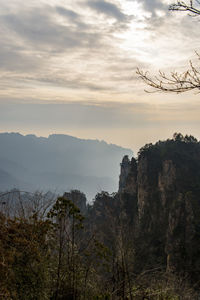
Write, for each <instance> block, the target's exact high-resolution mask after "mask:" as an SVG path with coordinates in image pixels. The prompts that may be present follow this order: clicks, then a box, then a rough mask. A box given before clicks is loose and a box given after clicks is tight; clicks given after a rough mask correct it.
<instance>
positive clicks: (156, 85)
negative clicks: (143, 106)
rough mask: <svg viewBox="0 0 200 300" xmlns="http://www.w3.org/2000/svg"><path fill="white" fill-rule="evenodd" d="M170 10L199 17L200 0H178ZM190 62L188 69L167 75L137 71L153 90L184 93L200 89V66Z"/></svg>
mask: <svg viewBox="0 0 200 300" xmlns="http://www.w3.org/2000/svg"><path fill="white" fill-rule="evenodd" d="M169 10H171V11H181V12H189V15H190V16H194V17H197V16H200V1H199V0H195V1H193V0H190V1H188V2H184V1H177V3H175V4H172V5H170V6H169ZM196 55H197V58H198V60H200V55H199V53H197V52H196ZM189 64H190V66H189V68H188V70H187V71H185V72H182V73H178V72H171V73H170V74H169V75H167V74H166V73H164V72H162V71H159V74H158V75H157V76H153V77H152V76H151V75H150V74H149V72H144V71H142V70H140V69H137V72H136V73H137V75H139V77H140V78H141V79H142V80H143V81H144V82H145V83H146V84H147V85H148V86H150V87H152V88H153V91H152V92H156V91H162V92H174V93H183V92H187V91H190V90H200V68H198V66H194V64H193V63H192V61H190V62H189ZM146 92H150V91H146Z"/></svg>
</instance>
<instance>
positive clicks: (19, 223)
mask: <svg viewBox="0 0 200 300" xmlns="http://www.w3.org/2000/svg"><path fill="white" fill-rule="evenodd" d="M130 164H131V168H130V173H129V175H128V177H127V178H126V183H127V187H126V186H125V187H124V188H123V189H122V190H121V191H120V192H118V193H116V194H112V195H110V194H108V193H107V192H101V193H99V194H97V196H96V198H95V200H94V203H93V204H92V205H87V206H86V204H84V203H82V209H81V211H80V209H79V207H78V206H77V203H78V198H79V197H81V199H83V200H82V201H85V200H84V199H85V198H84V197H83V194H82V193H80V192H79V191H72V192H71V193H66V194H64V195H63V197H58V198H55V197H52V194H48V195H42V194H39V193H36V194H34V195H31V196H30V195H28V194H24V193H20V192H19V191H13V192H9V193H7V194H6V193H5V194H4V195H2V196H1V197H0V206H1V212H0V299H7V300H11V299H16V300H18V299H19V300H23V299H24V300H29V299H30V300H31V299H34V300H37V299H38V300H45V299H49V300H50V299H51V300H59V299H63V300H64V299H66V300H70V299H72V300H82V299H83V300H90V299H91V300H92V299H93V300H95V299H96V300H97V299H98V300H106V299H107V300H109V299H110V300H111V299H112V300H119V299H124V300H127V299H130V300H133V299H136V300H137V299H138V300H140V299H141V300H142V299H163V300H164V299H166V300H167V299H168V300H170V299H171V300H172V299H174V300H175V299H198V298H197V295H198V293H199V286H198V282H199V280H200V277H199V272H200V250H199V249H200V235H199V229H200V222H199V220H200V202H199V199H200V144H199V142H198V141H197V140H196V139H195V138H194V137H192V136H185V137H183V136H182V135H181V134H175V135H174V137H173V139H170V140H167V141H159V142H158V143H156V144H155V145H152V144H150V145H146V146H145V147H143V148H142V149H141V150H140V152H139V154H138V159H137V162H136V161H135V160H134V159H132V161H131V162H130ZM137 173H138V175H137ZM131 176H132V177H133V176H136V177H137V179H136V180H135V181H131ZM133 182H137V186H135V187H134V189H133V187H131V189H130V186H131V185H132V184H133ZM134 184H135V183H134ZM142 193H144V195H142ZM11 195H12V202H9V201H11V200H10V198H9V197H10V196H11ZM141 195H142V196H141ZM145 195H146V196H145ZM141 197H143V198H142V199H144V200H143V202H141ZM145 197H146V198H145ZM74 199H75V200H76V201H75V200H74ZM163 199H164V200H163ZM163 201H165V202H164V206H163ZM9 203H11V204H12V205H9ZM84 205H85V206H84ZM141 205H143V207H142V208H141Z"/></svg>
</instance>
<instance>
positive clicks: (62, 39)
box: [1, 8, 101, 52]
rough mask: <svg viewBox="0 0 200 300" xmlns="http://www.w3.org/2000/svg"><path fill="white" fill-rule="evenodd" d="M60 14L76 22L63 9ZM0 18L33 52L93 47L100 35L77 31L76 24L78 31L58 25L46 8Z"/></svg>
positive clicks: (82, 30)
mask: <svg viewBox="0 0 200 300" xmlns="http://www.w3.org/2000/svg"><path fill="white" fill-rule="evenodd" d="M57 10H58V8H57ZM60 11H61V9H60V8H59V12H60ZM63 12H64V13H65V15H66V12H67V13H68V16H69V14H70V18H71V19H73V20H76V18H74V17H72V12H70V11H66V10H63ZM1 19H3V21H4V24H6V25H7V27H8V28H9V29H10V30H11V31H12V32H15V34H17V35H18V38H21V39H23V40H24V41H26V42H27V43H28V45H27V46H31V47H33V48H34V49H40V50H46V51H52V52H65V51H69V50H70V49H73V48H81V47H95V46H97V44H98V43H99V41H100V39H101V35H100V34H98V33H95V32H89V31H86V30H84V29H82V28H80V24H79V23H78V25H79V26H78V28H76V27H75V28H74V27H72V26H70V25H65V24H60V23H59V22H58V21H57V20H56V17H55V15H54V14H53V12H52V10H50V9H48V8H47V9H45V8H43V10H40V11H39V12H38V10H37V9H33V10H30V11H24V12H23V13H22V12H21V14H8V15H4V16H2V17H1Z"/></svg>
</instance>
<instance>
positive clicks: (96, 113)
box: [0, 0, 200, 146]
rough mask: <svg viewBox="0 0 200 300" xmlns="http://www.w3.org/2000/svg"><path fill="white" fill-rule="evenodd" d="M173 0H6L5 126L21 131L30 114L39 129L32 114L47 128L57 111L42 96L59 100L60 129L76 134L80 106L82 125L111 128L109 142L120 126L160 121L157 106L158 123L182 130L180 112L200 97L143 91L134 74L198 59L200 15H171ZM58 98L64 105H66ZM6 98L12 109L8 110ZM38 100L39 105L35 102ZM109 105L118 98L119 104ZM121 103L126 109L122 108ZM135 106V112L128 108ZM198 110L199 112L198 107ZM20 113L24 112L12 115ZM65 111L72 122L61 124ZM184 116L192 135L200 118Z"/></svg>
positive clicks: (0, 33)
mask: <svg viewBox="0 0 200 300" xmlns="http://www.w3.org/2000/svg"><path fill="white" fill-rule="evenodd" d="M172 2H173V1H172ZM172 2H171V1H170V0H151V1H149V0H140V1H139V0H79V1H78V0H77V1H76V0H67V1H62V0H50V1H49V0H48V1H47V0H29V1H27V2H26V3H24V1H22V0H11V1H8V2H5V1H3V0H0V5H1V10H0V42H1V47H0V77H1V80H0V109H1V122H3V123H2V124H1V125H2V131H3V130H5V129H6V126H7V128H9V130H13V131H15V125H16V124H19V122H21V123H20V128H19V129H20V130H22V129H21V128H22V125H23V124H24V125H25V126H26V120H27V118H28V117H27V116H29V118H28V119H29V120H32V123H31V125H30V126H29V131H32V133H34V130H36V129H37V128H36V127H35V126H36V123H37V121H35V123H34V118H33V117H31V113H32V112H34V114H35V115H38V116H41V120H42V118H43V120H44V124H46V125H44V126H42V123H41V122H40V125H41V127H43V128H45V130H46V131H45V132H49V131H48V130H47V127H48V124H49V123H48V117H47V116H48V114H50V115H52V113H51V112H50V111H51V109H52V108H51V109H50V106H45V108H44V101H48V102H49V101H53V103H54V104H53V106H52V107H53V110H54V111H55V113H56V114H57V117H56V118H55V130H58V131H59V130H60V131H65V127H67V128H71V130H72V129H73V128H75V127H76V131H74V134H77V135H78V125H79V122H77V124H78V125H77V126H74V125H73V124H74V119H72V118H70V116H71V115H74V114H71V110H72V109H73V111H77V120H82V123H81V130H83V129H84V127H85V129H86V131H87V132H88V128H89V127H93V128H97V127H98V130H100V128H102V132H105V131H106V130H107V133H106V134H105V138H107V139H109V134H108V130H109V128H116V124H120V126H121V130H122V129H123V130H125V129H130V128H132V129H133V128H137V130H139V128H144V127H145V126H148V128H150V127H151V126H150V124H152V126H154V125H155V120H157V119H158V118H157V117H156V116H155V115H154V114H153V115H152V112H153V110H154V109H152V107H154V105H155V106H156V107H157V111H158V112H159V114H160V115H159V122H160V124H161V123H162V124H163V126H167V122H171V124H172V123H173V124H175V123H176V128H177V127H178V124H180V129H181V128H182V127H181V126H182V125H183V120H182V121H181V120H180V116H179V117H178V118H177V112H178V111H180V110H182V111H186V110H187V109H186V107H187V103H188V101H190V103H191V105H193V106H192V107H194V106H195V105H196V98H195V97H197V96H195V95H193V94H192V93H189V94H186V95H184V96H181V97H180V96H176V95H173V97H172V95H161V94H159V95H157V94H156V95H155V94H153V95H151V94H150V95H149V94H145V93H144V92H143V90H144V85H143V83H142V82H140V81H139V80H138V78H137V76H136V74H135V71H136V68H137V67H140V68H142V69H145V70H149V71H150V72H152V73H154V74H155V73H156V71H157V70H158V69H161V70H165V71H170V70H174V69H176V70H177V71H178V70H180V71H182V70H184V69H185V68H187V66H188V60H189V59H194V60H195V53H194V51H198V50H199V36H198V34H196V28H197V27H198V26H199V20H198V19H194V18H191V17H189V16H187V14H184V13H183V14H182V13H171V12H169V11H168V5H169V4H170V3H172ZM175 67H176V68H175ZM56 101H58V102H56ZM74 101H75V103H74V104H72V103H73V102H74ZM21 102H23V103H24V102H26V103H27V105H28V104H30V106H26V109H25V108H24V107H25V106H24V107H22V106H20V105H19V103H21ZM60 102H62V103H65V105H64V106H62V109H60V108H61V106H60V104H59V103H60ZM6 103H9V104H8V107H9V110H10V111H11V110H12V114H8V107H7V106H4V104H6ZM16 103H18V104H16ZM34 103H38V104H37V106H34V105H35V104H34ZM39 103H40V104H41V106H39ZM56 103H58V104H57V105H58V106H57V107H56ZM97 103H98V105H97ZM105 103H113V106H109V105H105ZM117 103H123V105H125V106H122V105H121V104H120V105H119V106H117ZM130 103H131V105H132V106H131V109H130V108H129V109H127V107H128V106H127V105H130ZM138 103H140V106H138ZM166 103H169V104H170V105H171V104H172V103H173V104H174V105H176V110H172V111H171V112H169V110H168V109H166V107H165V106H163V104H164V105H166ZM180 103H181V104H180ZM6 105H7V104H6ZM31 105H33V106H31ZM152 105H153V106H152ZM18 107H20V109H18ZM125 107H126V109H125ZM138 107H139V108H138ZM164 107H165V109H164ZM47 108H48V109H47ZM150 108H151V109H150ZM27 109H30V113H29V112H28V111H27ZM37 109H38V113H37V112H36V111H37ZM45 109H46V113H44V110H45ZM41 111H43V113H44V115H43V114H42V113H41ZM125 111H126V112H125ZM175 111H176V112H175ZM189 111H190V110H189ZM196 111H197V112H198V113H200V108H199V106H198V105H197V106H196ZM150 112H151V113H150ZM15 113H16V114H17V116H18V117H14V114H15ZM195 113H196V112H195ZM170 114H171V117H170V121H169V115H170ZM59 115H61V116H63V115H66V116H67V118H68V121H66V122H67V123H66V122H63V121H61V120H62V118H61V119H60V121H59V117H58V116H59ZM191 115H194V112H191ZM199 115H200V114H199ZM3 116H4V117H3ZM19 116H20V118H19ZM195 116H196V115H195ZM50 119H51V118H50ZM102 119H104V121H103V122H102V123H101V121H102ZM186 119H188V123H187V122H186V124H188V131H189V130H190V131H191V133H192V130H193V129H194V131H195V130H196V128H197V126H198V125H197V123H198V122H197V121H198V118H197V117H195V121H194V122H193V123H191V120H190V119H191V118H190V117H188V118H186ZM20 120H21V121H20ZM56 120H57V121H56ZM83 120H85V121H84V122H83ZM132 120H134V121H132ZM15 122H16V123H15ZM59 122H60V123H59ZM157 122H158V121H156V124H158V123H157ZM195 122H197V123H195ZM97 123H98V126H97ZM194 123H195V125H194ZM6 124H7V125H6ZM11 124H12V126H11ZM34 124H35V125H34ZM56 124H57V125H56ZM70 124H72V125H71V126H70ZM129 124H130V125H129ZM61 125H62V126H61ZM56 126H57V127H56ZM134 126H135V127H134ZM170 126H171V125H170ZM186 127H187V126H186ZM12 128H13V129H12ZM16 128H17V125H16ZM56 128H57V129H56ZM141 130H142V129H141ZM37 132H39V130H38V129H37ZM67 133H68V132H67V129H66V134H67ZM72 133H73V132H72ZM189 133H190V132H189ZM81 134H82V135H84V133H83V132H82V133H81ZM88 134H89V133H88ZM98 134H99V133H97V136H96V137H97V138H98ZM86 135H87V134H86ZM101 135H102V136H103V133H102V134H101ZM111 135H112V133H111V132H110V136H111ZM151 135H153V131H152V133H151ZM87 137H88V136H87ZM108 141H109V140H108ZM123 143H124V141H123ZM118 144H120V139H119V142H118ZM127 144H128V141H127ZM125 146H126V145H125Z"/></svg>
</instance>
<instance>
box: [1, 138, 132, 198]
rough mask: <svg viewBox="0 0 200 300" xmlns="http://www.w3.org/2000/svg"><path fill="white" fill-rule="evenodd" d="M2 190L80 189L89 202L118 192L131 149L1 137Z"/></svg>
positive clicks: (95, 143) (73, 141)
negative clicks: (99, 195)
mask: <svg viewBox="0 0 200 300" xmlns="http://www.w3.org/2000/svg"><path fill="white" fill-rule="evenodd" d="M0 145H1V147H0V190H1V191H4V190H8V189H12V188H18V189H22V190H27V191H35V190H42V191H47V190H51V191H53V192H59V193H60V192H65V191H68V190H70V189H80V190H82V191H84V192H85V194H86V195H87V197H88V199H92V198H93V197H94V196H95V194H96V193H97V192H100V191H102V190H106V191H109V192H115V191H116V190H117V186H118V174H119V167H120V161H121V159H122V157H123V156H124V155H129V156H132V155H133V153H132V151H131V150H130V149H125V148H122V147H120V146H117V145H113V144H107V143H106V142H104V141H99V140H84V139H79V138H76V137H72V136H69V135H63V134H52V135H50V136H49V137H48V138H46V137H37V136H35V135H26V136H24V135H21V134H19V133H0Z"/></svg>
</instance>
